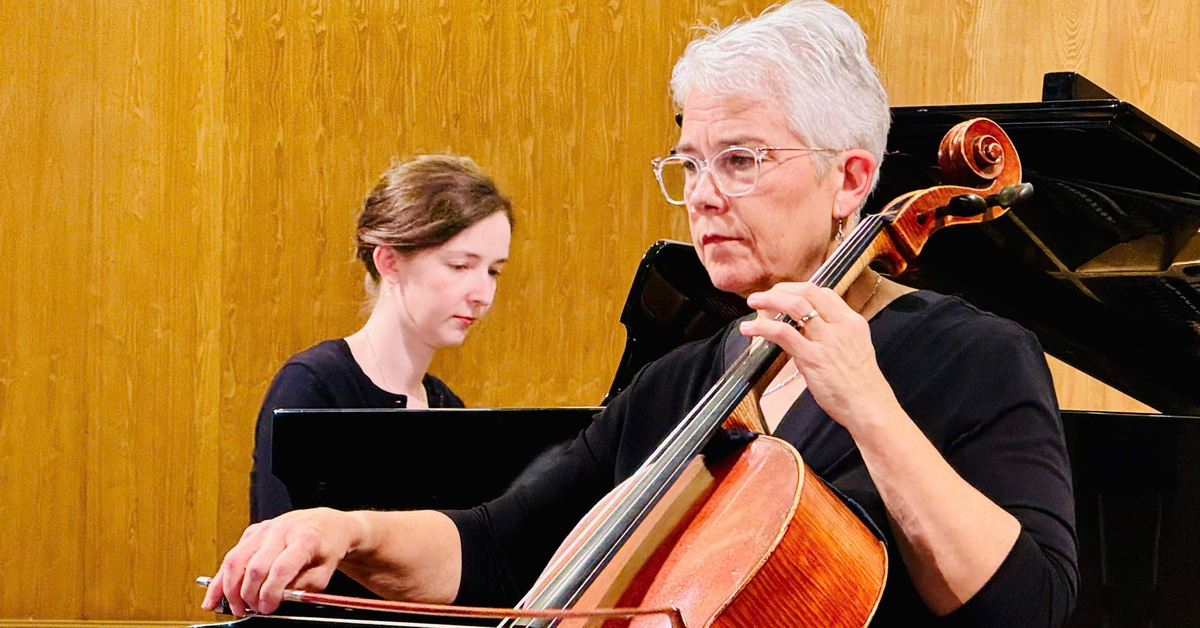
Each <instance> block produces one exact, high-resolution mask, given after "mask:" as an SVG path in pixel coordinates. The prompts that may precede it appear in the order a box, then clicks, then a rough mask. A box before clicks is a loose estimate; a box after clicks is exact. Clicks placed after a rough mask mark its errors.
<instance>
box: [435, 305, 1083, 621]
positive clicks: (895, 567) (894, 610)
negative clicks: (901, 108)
mask: <svg viewBox="0 0 1200 628" xmlns="http://www.w3.org/2000/svg"><path fill="white" fill-rule="evenodd" d="M870 328H871V337H872V341H873V342H874V346H875V351H876V357H877V360H878V363H879V366H880V369H881V370H882V372H883V374H884V376H885V377H886V378H887V380H888V382H889V383H890V384H891V386H892V388H893V390H894V391H895V394H896V396H897V398H898V399H899V401H900V404H901V406H902V407H903V408H904V410H905V411H906V412H907V413H908V415H909V416H910V417H911V418H912V419H913V421H915V422H916V424H917V425H918V426H919V427H920V428H921V430H922V431H923V432H924V433H925V435H926V437H928V438H929V440H930V441H931V442H932V443H933V445H934V446H935V447H936V448H937V449H938V451H940V452H941V453H942V455H943V456H944V457H945V458H946V460H947V461H948V462H949V463H950V465H951V466H952V467H953V468H954V469H955V470H956V471H957V472H958V473H959V474H960V475H961V476H962V477H963V479H965V480H966V481H967V482H969V483H970V484H971V485H972V486H974V487H975V488H977V489H978V490H980V491H981V492H982V493H983V494H984V495H986V496H987V497H988V498H990V499H991V500H992V501H994V502H995V503H996V504H998V505H999V506H1000V507H1002V508H1004V509H1005V510H1006V511H1008V512H1009V513H1011V514H1012V515H1013V516H1014V517H1016V518H1017V520H1018V521H1020V523H1021V528H1022V529H1021V534H1020V536H1019V538H1018V539H1017V542H1016V544H1015V545H1014V546H1013V548H1012V550H1011V551H1010V552H1009V554H1008V556H1007V558H1006V559H1005V560H1004V562H1003V563H1002V564H1001V566H1000V568H999V569H998V571H997V572H996V573H995V575H993V576H992V578H991V579H990V580H989V581H988V582H987V583H986V584H985V585H984V587H983V588H982V589H981V590H980V591H979V592H978V593H976V594H975V595H974V596H973V597H972V598H971V599H970V600H968V601H967V602H966V603H965V604H964V605H963V606H962V607H961V608H959V609H958V610H956V611H954V612H953V613H951V614H950V615H948V616H946V617H943V618H935V617H934V615H933V614H932V612H931V611H929V609H928V608H927V607H926V606H925V604H924V603H923V602H922V600H921V599H920V597H919V596H918V594H917V592H916V589H915V588H914V586H913V583H912V580H911V578H910V576H909V575H908V572H907V571H906V569H905V566H904V562H903V559H902V558H901V557H900V554H899V551H898V549H897V547H896V543H895V542H894V535H893V532H892V530H891V528H890V526H889V525H888V519H887V513H886V510H885V508H884V505H883V501H882V498H881V497H880V495H879V492H878V490H877V489H876V488H875V485H874V483H873V482H872V480H871V477H870V475H869V474H868V473H867V469H866V467H865V465H864V464H863V460H862V457H861V455H860V454H859V452H858V450H857V447H856V446H855V444H854V441H853V440H852V439H851V438H850V435H849V433H848V432H847V431H846V430H845V429H844V428H843V427H841V426H840V425H838V424H837V423H836V422H834V421H833V420H832V419H830V417H829V416H828V415H827V414H825V412H824V411H822V410H821V409H820V408H819V407H818V406H817V405H816V403H815V402H814V401H813V398H812V396H811V395H810V394H809V393H808V392H804V393H802V394H801V395H800V397H799V398H798V399H797V400H796V402H795V404H794V405H793V406H792V407H791V409H789V410H788V412H787V413H786V414H785V415H784V417H783V419H782V421H781V422H780V424H779V426H778V428H777V429H776V431H775V436H778V437H780V438H782V439H784V440H786V441H788V442H790V443H791V444H792V445H794V446H795V447H796V448H797V449H798V450H799V452H800V454H801V456H802V457H803V458H804V460H805V462H806V463H807V464H808V465H809V466H810V467H811V468H812V470H813V471H814V472H815V473H816V474H817V475H818V476H820V477H821V478H823V479H824V480H825V481H826V482H828V483H829V484H831V485H832V486H834V487H835V488H837V489H839V490H840V491H841V492H842V493H843V494H844V495H846V496H847V497H849V498H850V499H852V500H854V501H856V502H857V503H858V504H859V505H861V506H862V507H863V509H865V511H866V512H867V513H868V514H869V515H870V517H871V518H872V519H873V520H874V521H875V522H877V524H878V525H879V527H880V528H881V529H882V531H883V533H884V536H885V537H886V538H885V540H886V542H887V544H888V553H889V561H890V562H891V568H890V570H889V574H888V582H887V585H886V588H885V591H884V596H883V599H882V601H881V604H880V607H879V610H878V612H877V614H876V616H875V620H874V621H873V622H872V625H873V626H891V625H909V624H911V623H912V622H916V623H917V624H916V625H946V626H1029V627H1033V626H1061V625H1063V624H1064V623H1065V621H1066V617H1067V615H1068V614H1069V612H1070V609H1071V607H1072V606H1073V604H1074V600H1075V595H1076V590H1077V583H1078V568H1077V559H1076V539H1075V533H1074V525H1075V522H1074V507H1073V501H1072V492H1071V475H1070V465H1069V463H1068V460H1067V452H1066V445H1065V443H1064V440H1063V432H1062V424H1061V418H1060V417H1059V414H1058V406H1057V401H1056V399H1055V395H1054V389H1053V385H1052V382H1051V379H1050V373H1049V369H1048V368H1047V366H1046V361H1045V357H1044V355H1043V354H1042V351H1041V347H1040V345H1039V344H1038V342H1037V339H1036V338H1035V337H1034V336H1033V334H1031V333H1029V332H1028V331H1026V330H1024V329H1022V328H1021V327H1019V326H1018V325H1016V324H1014V323H1012V322H1010V321H1007V320H1004V319H1001V318H999V317H996V316H993V315H991V314H987V313H984V312H981V311H979V310H977V309H975V308H974V307H972V306H971V305H969V304H967V303H966V302H964V301H962V300H960V299H957V298H953V297H946V296H942V295H937V294H934V293H930V292H925V291H921V292H914V293H910V294H907V295H904V296H902V297H900V298H898V299H896V300H895V301H893V302H892V303H891V304H889V305H888V307H887V308H885V309H884V310H883V311H882V312H880V313H879V314H878V315H876V316H875V317H874V318H873V319H872V320H871V321H870ZM747 342H748V341H747V340H746V339H745V338H743V337H742V336H741V335H740V334H738V333H737V331H736V327H735V326H734V325H731V326H730V327H729V328H727V329H726V330H725V331H724V332H723V333H719V334H717V335H716V336H714V337H713V338H711V339H708V340H705V341H700V342H696V343H692V344H688V345H685V346H683V347H680V348H679V349H676V350H675V351H673V352H672V353H670V354H668V355H667V356H666V357H664V358H662V359H661V360H658V361H657V362H654V363H652V364H650V365H649V366H647V367H646V368H644V369H643V370H642V371H641V372H640V373H639V374H638V375H637V376H636V377H635V379H634V380H633V382H632V383H631V384H630V386H629V388H628V389H626V391H625V392H623V393H622V394H621V395H619V396H618V397H617V398H616V399H614V400H613V402H612V403H611V404H610V405H609V406H608V407H607V408H606V409H605V410H604V411H603V412H602V413H601V414H600V415H598V417H597V418H596V420H595V421H594V422H593V423H592V424H591V426H589V427H588V428H587V429H585V430H584V431H583V432H582V433H581V434H580V436H579V437H578V438H577V439H576V440H575V441H574V442H573V443H572V444H571V445H570V446H569V448H568V449H567V451H566V452H565V454H563V455H562V456H560V457H558V458H557V459H556V460H554V461H552V462H551V463H550V466H549V468H547V469H546V470H545V471H544V472H543V473H541V474H540V475H538V476H537V477H534V478H530V479H527V480H525V481H524V482H523V483H521V484H518V485H517V486H515V487H513V488H512V489H511V490H510V491H509V492H507V493H506V494H505V495H503V496H502V497H500V498H498V499H496V500H494V501H492V502H489V503H487V504H485V505H483V506H480V507H477V508H474V509H471V510H463V511H449V512H447V514H448V515H449V516H450V517H451V519H452V520H453V521H454V523H455V524H456V526H457V527H458V531H459V534H460V538H461V542H462V550H463V565H462V574H463V576H462V582H461V584H460V588H459V595H458V599H457V601H456V603H459V604H511V603H513V602H514V601H515V600H516V599H517V598H519V597H520V595H521V594H523V593H524V592H525V590H526V589H527V588H528V587H529V586H531V585H532V583H533V580H534V579H535V578H536V576H537V574H538V573H539V572H540V571H541V569H542V568H543V566H544V565H545V564H546V562H547V561H548V560H549V557H550V555H551V554H552V553H553V551H554V550H555V549H556V548H557V546H558V544H559V543H560V542H561V540H562V539H563V538H564V537H565V536H566V535H567V533H568V532H569V531H570V530H571V528H572V527H573V526H574V524H575V523H576V522H577V521H578V520H579V519H580V518H581V517H582V516H583V514H585V513H586V512H587V510H588V509H589V508H590V507H591V506H592V505H593V504H595V503H596V502H597V501H598V500H599V499H600V498H601V497H602V496H603V495H604V494H605V493H606V492H607V491H608V490H610V489H611V488H612V487H613V486H615V485H616V484H617V483H619V482H621V481H622V480H624V479H625V478H627V477H629V476H630V475H631V474H632V473H633V472H634V471H635V470H636V469H637V467H638V466H639V465H640V464H641V462H642V461H643V460H644V459H645V458H646V456H647V455H648V454H649V453H650V452H651V451H652V450H653V448H654V447H655V446H656V445H657V444H658V442H659V440H660V439H661V438H662V437H663V436H664V435H665V434H666V433H667V432H668V431H669V429H670V428H671V427H672V426H673V425H674V423H675V422H676V421H678V420H679V419H680V418H681V417H682V416H684V414H686V412H687V410H689V409H690V408H691V407H692V406H693V405H694V404H695V402H696V401H697V400H698V399H699V398H700V396H701V395H702V394H703V393H704V392H705V391H707V390H708V388H709V387H710V386H711V385H712V384H713V383H714V382H715V381H716V380H717V379H718V378H719V377H720V375H721V374H722V373H723V372H724V371H725V370H726V367H727V365H728V364H729V362H730V361H731V360H732V359H733V358H734V357H736V356H737V355H738V354H739V353H740V352H741V350H742V349H743V348H744V347H745V346H746V344H747ZM901 622H905V623H903V624H902V623H901Z"/></svg>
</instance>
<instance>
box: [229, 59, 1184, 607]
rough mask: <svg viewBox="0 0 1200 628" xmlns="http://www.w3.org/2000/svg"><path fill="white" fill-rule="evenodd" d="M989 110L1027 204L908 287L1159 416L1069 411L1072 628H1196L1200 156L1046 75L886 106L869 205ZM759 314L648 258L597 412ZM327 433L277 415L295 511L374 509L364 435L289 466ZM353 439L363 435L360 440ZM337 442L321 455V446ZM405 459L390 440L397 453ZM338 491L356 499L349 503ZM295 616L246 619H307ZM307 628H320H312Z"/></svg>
mask: <svg viewBox="0 0 1200 628" xmlns="http://www.w3.org/2000/svg"><path fill="white" fill-rule="evenodd" d="M977 116H983V117H988V118H991V119H992V120H995V121H996V122H998V123H999V124H1000V125H1001V126H1002V127H1003V128H1004V129H1005V130H1006V131H1007V133H1008V134H1009V135H1010V137H1011V138H1012V140H1013V142H1014V144H1015V145H1016V147H1017V149H1018V152H1019V153H1020V155H1021V158H1022V162H1023V165H1024V169H1025V173H1026V180H1027V181H1029V182H1030V183H1032V184H1033V186H1034V189H1035V194H1034V197H1033V199H1032V200H1031V201H1030V202H1028V203H1026V204H1024V205H1022V206H1020V207H1018V208H1016V209H1014V210H1013V211H1010V212H1009V213H1008V214H1006V215H1005V216H1004V217H1002V218H1001V219H999V220H996V221H992V222H990V223H986V224H985V225H982V226H979V227H973V228H961V229H949V230H946V231H944V232H939V233H938V234H935V235H934V237H933V238H932V239H931V240H930V242H929V243H928V245H927V246H926V249H925V252H924V253H923V254H922V256H921V257H920V258H919V259H918V261H917V263H916V265H915V266H914V267H913V268H912V270H911V271H910V272H909V273H907V274H905V275H904V276H903V277H902V278H900V281H901V282H902V283H906V284H909V285H912V286H914V287H920V288H929V289H933V290H937V291H939V292H943V293H949V294H957V295H960V296H962V297H963V298H965V299H967V300H968V301H971V302H972V303H974V304H976V305H977V306H979V307H980V308H982V309H985V310H989V311H992V312H995V313H997V314H1000V315H1002V316H1005V317H1007V318H1010V319H1013V320H1015V321H1017V322H1019V323H1021V324H1022V325H1024V326H1025V327H1027V328H1028V329H1030V330H1032V331H1033V332H1035V333H1036V334H1037V335H1038V337H1039V338H1040V340H1041V342H1042V344H1043V346H1044V347H1045V349H1046V351H1047V352H1048V353H1050V354H1052V355H1054V356H1056V357H1058V358H1059V359H1061V360H1063V361H1064V362H1066V363H1068V364H1071V365H1073V366H1075V367H1076V368H1078V369H1080V370H1081V371H1083V372H1086V373H1088V374H1090V375H1092V376H1094V377H1096V378H1098V379H1100V380H1101V381H1104V382H1106V383H1107V384H1109V385H1110V386H1112V387H1114V388H1116V389H1117V390H1120V391H1122V392H1124V393H1126V394H1128V395H1130V396H1132V397H1134V398H1136V399H1138V400H1140V401H1142V402H1143V403H1145V404H1147V405H1149V406H1151V407H1153V408H1155V409H1156V410H1158V411H1159V412H1161V414H1127V413H1105V412H1073V411H1064V412H1063V421H1064V425H1065V429H1066V435H1067V443H1068V448H1069V451H1070V456H1071V463H1072V470H1073V475H1074V483H1075V499H1076V517H1077V533H1078V540H1079V549H1080V565H1079V567H1080V591H1079V598H1078V603H1077V605H1076V610H1075V612H1074V614H1073V616H1072V619H1071V621H1070V624H1069V625H1070V626H1073V627H1081V628H1082V627H1085V626H1086V627H1142V626H1146V627H1149V626H1155V627H1158V628H1173V627H1182V626H1195V625H1196V624H1197V621H1198V619H1197V618H1200V594H1197V593H1196V592H1197V591H1200V528H1197V527H1196V523H1195V522H1197V521H1200V149H1198V148H1197V147H1196V146H1195V145H1194V144H1192V143H1190V142H1188V141H1187V140H1185V139H1184V138H1182V137H1180V136H1179V135H1178V134H1176V133H1174V132H1172V131H1171V130H1170V129H1168V128H1167V127H1165V126H1164V125H1162V124H1160V123H1159V122H1157V121H1155V120H1154V119H1152V118H1151V117H1150V116H1148V115H1146V114H1145V113H1144V112H1142V111H1140V110H1138V109H1137V108H1136V107H1135V106H1133V105H1131V104H1129V103H1126V102H1122V101H1120V100H1119V99H1117V98H1115V97H1113V96H1112V95H1110V94H1108V93H1107V92H1105V91H1103V90H1102V89H1100V88H1099V87H1097V86H1096V85H1094V84H1092V83H1091V82H1089V81H1087V80H1086V79H1085V78H1083V77H1081V76H1078V75H1076V74H1072V73H1056V74H1049V75H1047V76H1046V78H1045V83H1044V89H1043V99H1042V101H1041V102H1036V103H1019V104H996V105H955V106H939V107H901V108H895V109H893V126H892V132H891V135H890V136H889V143H888V154H887V157H886V159H885V162H884V166H883V172H882V176H881V180H880V185H879V190H878V191H877V192H876V193H875V194H874V195H873V197H872V201H871V202H870V203H869V204H868V207H867V210H866V211H868V212H871V211H877V210H878V209H879V208H880V207H881V206H882V204H883V203H884V202H886V200H888V199H891V198H893V197H895V196H898V195H899V194H900V193H902V192H905V191H908V190H912V189H916V188H922V187H928V186H931V185H935V184H937V183H938V180H937V172H936V157H935V156H936V154H937V145H938V142H939V141H940V139H941V137H942V136H943V135H944V134H945V132H946V131H947V130H948V129H949V128H950V127H951V126H953V125H954V124H956V123H957V122H960V121H962V120H966V119H969V118H973V117H977ZM748 311H749V310H748V309H747V307H746V305H745V303H744V302H743V301H742V300H741V299H740V298H738V297H737V296H735V295H730V294H727V293H723V292H720V291H718V290H716V289H715V288H714V287H713V286H712V284H711V283H710V282H709V281H708V278H707V275H706V274H705V273H704V271H703V268H702V267H701V266H700V264H699V261H698V259H697V258H696V255H695V252H694V251H693V250H692V248H691V246H690V245H686V244H682V243H678V242H670V241H662V242H659V243H657V244H655V245H654V246H653V247H652V248H651V249H650V251H649V252H648V253H647V254H646V256H645V257H644V258H643V259H642V261H641V264H640V266H639V269H638V272H637V276H636V278H635V280H634V284H633V287H632V288H631V290H630V294H629V297H628V300H627V302H626V304H625V308H624V311H623V313H622V315H621V322H622V323H623V324H624V325H625V326H626V329H627V334H628V339H627V343H626V347H625V351H624V354H623V356H622V358H621V361H620V364H619V367H618V370H617V373H616V374H615V376H614V379H613V383H612V387H611V390H610V391H609V394H608V396H607V397H606V399H605V400H604V403H607V401H608V400H609V399H611V398H612V396H613V395H615V394H617V393H619V392H620V390H622V389H623V388H624V387H625V386H626V385H627V384H628V382H629V381H630V379H631V378H632V376H633V374H634V373H635V372H636V371H637V370H638V369H639V368H640V367H641V366H642V365H644V364H645V363H646V362H648V361H650V360H653V359H655V358H657V357H658V356H660V355H662V354H663V353H665V352H667V351H669V350H670V349H672V348H674V347H675V346H678V345H679V344H682V343H684V342H687V341H689V340H694V339H699V338H703V337H706V336H708V335H710V334H712V333H713V332H714V331H716V330H717V329H719V328H720V327H721V326H723V325H724V324H725V323H726V322H728V321H730V320H732V319H734V318H736V317H738V316H741V315H743V314H745V313H747V312H748ZM588 414H589V413H588V412H586V411H579V412H574V413H569V414H567V415H563V416H561V417H559V418H558V421H560V424H559V426H560V428H561V429H555V430H546V431H544V432H535V433H544V434H546V435H547V436H546V442H544V443H535V444H532V445H531V443H529V442H528V440H527V439H528V438H529V437H528V434H529V432H528V431H525V430H522V432H523V434H522V438H523V439H526V442H525V443H524V444H523V447H524V448H525V450H526V451H527V454H526V455H527V456H529V457H536V455H537V454H538V452H542V451H543V450H546V448H551V447H552V446H553V444H554V442H555V441H557V440H560V439H562V438H563V437H564V435H569V434H571V433H573V432H574V431H575V430H576V429H578V427H581V426H582V425H583V424H584V423H585V422H586V421H587V418H588ZM472 416H474V417H475V418H468V417H472ZM478 416H479V415H470V414H467V415H462V417H463V420H472V421H479V420H484V421H493V422H494V421H497V420H501V421H512V422H514V424H519V422H520V421H521V418H520V417H519V415H512V414H511V413H510V414H508V415H506V416H505V417H500V418H497V417H492V418H484V419H481V418H478ZM320 420H323V417H321V416H319V415H313V414H306V413H293V414H292V415H291V416H280V417H278V418H277V422H276V428H275V429H276V432H275V433H276V448H275V455H276V462H277V463H281V464H282V467H283V468H280V469H278V470H277V474H278V475H280V477H281V478H283V479H284V482H285V483H286V484H288V486H289V490H292V491H293V493H294V494H293V501H294V503H296V504H297V506H311V505H318V504H327V505H333V506H342V507H361V506H364V505H371V504H366V503H363V500H364V499H366V498H364V497H362V496H361V495H360V494H358V493H354V497H353V498H349V497H347V496H348V495H350V494H351V492H352V490H351V488H350V487H351V486H353V485H355V484H356V483H355V482H354V480H353V478H354V477H355V474H356V473H359V472H364V473H369V472H370V471H369V470H366V469H364V468H363V465H366V464H371V463H370V462H369V460H370V456H365V455H363V452H362V449H361V441H359V442H358V443H357V444H356V445H355V447H347V448H345V451H353V452H355V454H354V456H353V457H348V458H347V459H345V460H326V461H325V462H324V464H322V465H320V466H319V467H314V466H313V465H311V464H309V465H305V464H297V460H305V459H307V460H309V461H311V460H312V458H309V457H305V456H302V455H298V453H297V451H299V450H302V449H303V447H304V445H303V444H302V443H297V444H295V445H291V446H289V445H288V444H287V443H286V440H287V438H288V437H287V434H288V433H289V427H290V428H291V432H292V433H295V434H303V433H306V432H307V430H305V429H304V427H303V426H304V422H305V421H320ZM386 424H387V423H386V422H383V423H379V424H378V425H386ZM379 429H387V428H382V427H381V428H379ZM505 431H506V430H505V428H504V427H503V426H499V427H496V426H493V429H490V430H484V432H486V433H487V434H489V435H490V436H488V437H487V438H489V439H494V438H495V437H496V436H495V435H496V434H502V433H504V432H505ZM460 433H461V434H467V435H469V434H471V433H474V432H473V430H469V429H467V430H462V431H461V432H460ZM281 436H282V438H283V440H281ZM344 437H345V438H347V439H360V438H361V433H360V434H347V435H344ZM322 438H323V439H326V438H327V436H322ZM383 440H384V439H375V441H376V442H383ZM418 440H419V439H418ZM489 444H494V442H493V443H489ZM330 445H331V443H329V442H328V441H326V442H324V443H323V446H324V447H325V448H326V450H328V449H329V448H330ZM332 445H333V447H332V448H333V449H335V450H337V449H339V448H338V447H337V445H336V443H333V444H332ZM394 446H395V442H394V441H392V442H391V443H390V444H389V447H394ZM551 451H552V449H551ZM392 453H393V454H394V453H395V452H394V451H393V452H392ZM289 455H290V458H289ZM543 455H552V453H551V454H543ZM281 456H282V457H283V458H284V459H283V460H281V459H280V457H281ZM403 457H404V458H405V459H406V460H407V462H406V464H409V465H413V466H414V467H421V466H422V465H425V464H430V465H433V464H437V458H438V454H437V452H433V451H429V450H428V448H427V447H424V446H423V445H422V444H421V443H419V442H418V443H417V444H416V445H415V446H414V447H412V450H411V451H406V452H404V455H403ZM509 466H510V467H512V468H511V469H508V470H507V471H505V472H504V473H498V474H489V477H486V478H480V477H478V476H477V475H474V474H471V475H468V474H466V473H463V472H462V471H461V467H458V471H455V470H454V469H453V468H452V469H450V470H447V473H449V474H450V475H448V476H445V477H443V478H442V479H443V482H442V483H441V484H440V485H439V486H438V487H437V489H436V490H434V489H430V491H427V493H428V494H425V493H422V492H421V491H420V490H416V491H409V492H407V493H405V494H404V495H403V496H401V497H399V498H396V497H395V496H392V497H391V498H387V499H384V498H383V497H381V498H380V499H381V500H382V501H381V502H380V503H376V504H374V505H376V506H387V507H409V508H420V507H429V506H446V505H447V504H454V503H455V502H456V500H455V497H454V495H452V494H451V495H447V491H451V492H453V491H452V489H449V488H447V487H452V486H454V485H455V484H456V483H458V484H460V485H461V486H464V487H470V491H469V493H470V496H471V499H472V500H474V499H476V498H477V497H478V496H479V495H481V494H492V495H497V494H499V493H500V492H502V491H503V490H504V488H505V487H506V486H507V485H508V483H509V482H510V481H512V479H513V477H514V476H515V475H516V474H517V473H519V471H520V467H521V466H522V465H519V464H518V465H509ZM454 473H459V474H460V475H458V476H455V475H453V474H454ZM358 477H363V476H361V475H360V476H358ZM367 477H370V476H367ZM342 485H345V486H346V487H347V488H346V489H345V490H341V489H340V488H339V487H340V486H342ZM397 499H398V500H399V501H397ZM281 612H282V613H290V612H304V611H297V609H295V608H294V607H293V608H285V609H281ZM335 614H336V613H335ZM352 616H353V615H352ZM358 616H360V617H361V616H362V615H361V614H359V615H358ZM371 619H381V617H378V616H375V617H371ZM290 621H291V620H286V619H282V618H276V619H270V618H250V619H247V620H242V621H239V622H235V623H237V624H238V625H244V626H247V627H248V628H252V627H259V626H283V625H300V624H293V623H289V622H290ZM303 625H312V626H317V625H325V624H323V622H318V623H315V624H314V623H313V622H312V621H311V620H308V621H305V622H304V623H303ZM328 625H335V624H332V623H330V624H328ZM336 625H345V624H336Z"/></svg>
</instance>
